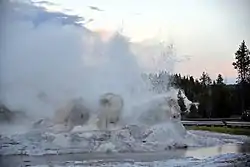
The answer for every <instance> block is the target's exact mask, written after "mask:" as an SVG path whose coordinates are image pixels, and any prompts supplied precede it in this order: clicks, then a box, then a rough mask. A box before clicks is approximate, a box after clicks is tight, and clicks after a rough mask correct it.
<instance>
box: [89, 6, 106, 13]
mask: <svg viewBox="0 0 250 167" xmlns="http://www.w3.org/2000/svg"><path fill="white" fill-rule="evenodd" d="M89 8H90V9H91V10H95V11H99V12H103V11H104V10H102V9H100V8H98V7H96V6H89Z"/></svg>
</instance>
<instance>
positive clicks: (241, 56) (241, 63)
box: [233, 40, 250, 83]
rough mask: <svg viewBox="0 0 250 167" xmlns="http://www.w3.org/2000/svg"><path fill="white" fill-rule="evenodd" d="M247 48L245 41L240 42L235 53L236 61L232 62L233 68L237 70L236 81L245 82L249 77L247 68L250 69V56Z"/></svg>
mask: <svg viewBox="0 0 250 167" xmlns="http://www.w3.org/2000/svg"><path fill="white" fill-rule="evenodd" d="M249 54H250V52H249V50H248V48H247V46H246V43H245V41H244V40H243V42H242V43H241V45H240V46H239V49H238V50H237V52H236V53H235V59H236V61H235V62H233V66H234V68H235V69H236V70H237V71H238V83H241V82H247V80H248V79H249V69H250V58H249Z"/></svg>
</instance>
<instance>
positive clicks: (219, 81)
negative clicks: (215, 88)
mask: <svg viewBox="0 0 250 167" xmlns="http://www.w3.org/2000/svg"><path fill="white" fill-rule="evenodd" d="M216 84H217V85H224V79H223V78H222V75H221V74H219V75H218V77H217V79H216Z"/></svg>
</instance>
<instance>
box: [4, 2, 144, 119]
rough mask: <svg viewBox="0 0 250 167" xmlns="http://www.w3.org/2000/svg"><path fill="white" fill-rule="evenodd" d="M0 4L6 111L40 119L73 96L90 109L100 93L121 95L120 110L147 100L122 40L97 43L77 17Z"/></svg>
mask: <svg viewBox="0 0 250 167" xmlns="http://www.w3.org/2000/svg"><path fill="white" fill-rule="evenodd" d="M5 2H6V4H5V6H4V11H3V12H2V14H3V15H1V17H4V19H1V24H0V25H1V28H0V31H1V34H4V36H2V37H1V39H0V55H1V57H0V59H1V60H0V88H1V94H0V100H1V102H2V103H4V104H6V105H7V106H8V107H9V108H10V109H14V110H23V111H26V112H27V113H29V115H30V116H32V117H35V118H37V117H38V118H40V117H45V116H52V115H53V114H54V111H55V110H56V109H57V108H58V107H59V106H60V105H61V104H62V103H65V101H67V100H69V99H72V98H75V97H79V96H81V97H83V98H84V99H85V102H86V103H89V104H90V105H91V106H93V107H96V106H97V105H94V104H95V103H97V99H98V98H99V96H100V94H103V93H106V92H114V93H118V94H121V95H122V96H123V97H124V99H125V101H126V107H128V106H129V104H130V103H133V102H136V101H137V100H135V99H136V98H137V99H138V100H140V99H143V98H145V97H148V96H145V94H146V93H147V92H146V91H145V89H146V86H145V85H144V83H143V82H142V79H141V70H140V68H139V66H138V62H137V59H136V56H135V55H134V54H133V53H132V52H131V51H130V48H129V42H128V40H127V39H126V38H124V37H123V36H121V35H119V34H117V33H115V34H114V35H113V36H112V37H110V39H109V40H107V41H103V40H102V39H101V37H100V36H99V35H98V33H94V32H91V31H90V30H88V29H86V28H85V27H84V26H82V25H79V24H78V20H79V16H72V15H67V14H64V13H59V12H50V11H47V10H46V9H45V8H43V7H38V6H34V5H33V4H32V3H28V2H27V3H20V2H17V1H14V2H13V1H12V3H7V1H5ZM65 19H66V20H67V21H65ZM141 94H143V95H141ZM41 95H43V96H42V97H43V98H46V99H43V98H42V100H41Z"/></svg>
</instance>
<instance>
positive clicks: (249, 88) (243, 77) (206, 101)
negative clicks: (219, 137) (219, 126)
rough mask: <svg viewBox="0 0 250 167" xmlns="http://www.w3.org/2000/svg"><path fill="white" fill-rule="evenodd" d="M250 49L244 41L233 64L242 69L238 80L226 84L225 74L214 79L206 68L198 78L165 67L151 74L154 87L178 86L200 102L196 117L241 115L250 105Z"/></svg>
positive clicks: (182, 108)
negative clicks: (175, 72)
mask: <svg viewBox="0 0 250 167" xmlns="http://www.w3.org/2000/svg"><path fill="white" fill-rule="evenodd" d="M249 53H250V52H249V50H248V49H247V47H246V44H245V42H244V41H243V42H242V43H241V45H240V47H239V49H238V51H237V52H236V53H235V62H234V63H233V67H234V68H235V69H236V70H237V71H238V78H237V83H236V84H232V85H228V84H225V83H224V79H223V76H222V75H221V74H219V75H218V76H217V78H216V80H212V79H211V78H210V76H209V74H208V73H206V72H203V73H202V74H201V77H200V78H194V77H193V76H182V75H181V74H174V75H171V74H169V73H167V72H165V71H163V72H160V73H159V74H149V75H148V78H149V80H150V81H151V84H152V89H153V91H156V92H159V93H160V92H165V91H167V90H168V89H169V88H170V87H175V88H177V89H181V90H183V91H184V93H185V95H186V96H187V98H188V99H189V100H191V101H192V102H198V103H199V108H198V111H197V112H196V114H193V117H203V118H209V117H211V118H212V117H214V118H215V117H230V116H232V115H241V113H242V112H243V111H244V110H246V109H249V108H250V96H248V95H250V57H249ZM178 95H179V93H178ZM179 97H180V96H179ZM182 101H183V99H181V98H179V105H180V107H181V110H185V108H184V107H185V106H184V105H183V102H182ZM191 108H192V107H191ZM191 110H192V109H191ZM191 117H192V116H191Z"/></svg>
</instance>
